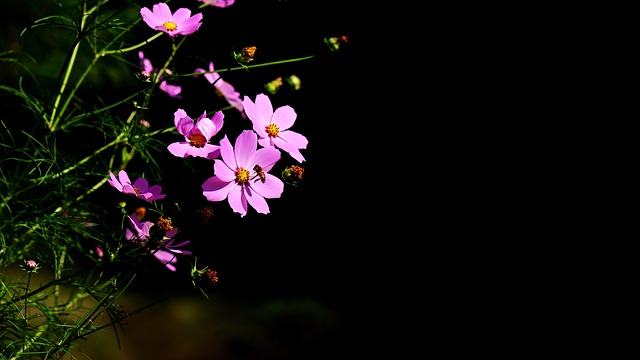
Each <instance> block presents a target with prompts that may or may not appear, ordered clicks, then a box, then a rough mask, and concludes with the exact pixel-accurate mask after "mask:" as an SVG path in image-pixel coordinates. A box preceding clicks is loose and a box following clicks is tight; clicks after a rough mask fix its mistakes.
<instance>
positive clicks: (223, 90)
mask: <svg viewBox="0 0 640 360" xmlns="http://www.w3.org/2000/svg"><path fill="white" fill-rule="evenodd" d="M214 70H215V69H214V68H213V61H211V62H209V71H214ZM193 72H194V73H198V72H206V71H205V70H204V69H202V68H197V69H195V70H194V71H193ZM204 77H205V78H206V79H207V80H208V81H209V83H211V84H213V86H215V87H216V90H217V91H218V93H219V94H220V95H222V96H223V97H224V98H225V99H226V100H227V102H228V103H229V105H231V106H233V107H235V108H236V109H238V111H240V115H241V116H242V118H243V119H246V118H247V116H246V115H245V114H244V107H243V106H242V99H240V93H239V92H237V91H236V89H235V88H234V87H233V85H231V84H229V83H228V82H226V81H224V80H222V78H221V77H220V74H219V73H217V72H216V73H208V74H204Z"/></svg>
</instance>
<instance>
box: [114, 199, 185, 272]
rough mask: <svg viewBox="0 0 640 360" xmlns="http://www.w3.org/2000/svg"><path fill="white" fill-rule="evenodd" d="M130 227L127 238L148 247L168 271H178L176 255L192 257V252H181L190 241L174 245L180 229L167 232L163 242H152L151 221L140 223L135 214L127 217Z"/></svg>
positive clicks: (126, 231) (126, 234)
mask: <svg viewBox="0 0 640 360" xmlns="http://www.w3.org/2000/svg"><path fill="white" fill-rule="evenodd" d="M127 219H128V220H129V225H130V227H128V228H127V229H126V230H125V238H126V239H127V240H129V241H131V242H133V243H135V244H138V245H140V246H144V247H146V248H147V249H148V250H149V252H150V253H151V255H153V256H154V257H155V258H156V259H158V261H160V262H161V263H162V264H163V265H164V266H166V267H167V269H169V270H171V271H176V267H175V264H176V263H177V262H178V259H177V258H176V255H178V254H179V255H191V251H187V250H179V249H178V248H179V247H182V246H184V245H187V244H189V243H190V242H191V241H190V240H185V241H183V242H181V243H179V244H174V242H175V239H174V237H175V236H176V234H177V233H178V228H177V227H174V228H173V229H171V230H169V231H167V232H166V233H165V235H164V236H163V238H162V241H160V242H159V243H158V242H154V241H151V233H150V231H151V227H152V226H153V225H154V224H153V223H152V222H151V221H145V222H140V220H139V219H138V215H137V214H136V213H135V212H133V213H132V214H131V216H127Z"/></svg>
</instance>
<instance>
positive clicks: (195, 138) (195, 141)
mask: <svg viewBox="0 0 640 360" xmlns="http://www.w3.org/2000/svg"><path fill="white" fill-rule="evenodd" d="M206 143H207V138H206V137H204V135H202V134H193V135H191V136H189V144H191V146H193V147H197V148H202V147H204V146H205V144H206Z"/></svg>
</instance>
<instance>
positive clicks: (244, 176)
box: [236, 168, 250, 185]
mask: <svg viewBox="0 0 640 360" xmlns="http://www.w3.org/2000/svg"><path fill="white" fill-rule="evenodd" d="M249 176H250V173H249V170H247V169H244V168H240V169H238V171H236V182H237V183H238V185H243V184H245V183H246V182H247V181H249Z"/></svg>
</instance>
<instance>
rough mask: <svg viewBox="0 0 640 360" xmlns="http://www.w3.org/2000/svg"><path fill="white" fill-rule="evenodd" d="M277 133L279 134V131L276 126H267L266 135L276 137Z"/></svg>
mask: <svg viewBox="0 0 640 360" xmlns="http://www.w3.org/2000/svg"><path fill="white" fill-rule="evenodd" d="M279 132H280V129H279V128H278V125H276V124H269V126H267V134H269V136H272V137H276V136H278V133H279Z"/></svg>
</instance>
